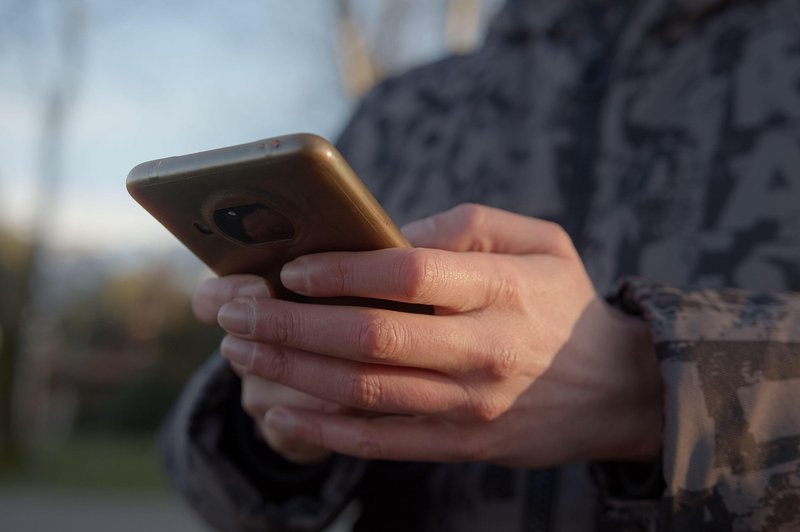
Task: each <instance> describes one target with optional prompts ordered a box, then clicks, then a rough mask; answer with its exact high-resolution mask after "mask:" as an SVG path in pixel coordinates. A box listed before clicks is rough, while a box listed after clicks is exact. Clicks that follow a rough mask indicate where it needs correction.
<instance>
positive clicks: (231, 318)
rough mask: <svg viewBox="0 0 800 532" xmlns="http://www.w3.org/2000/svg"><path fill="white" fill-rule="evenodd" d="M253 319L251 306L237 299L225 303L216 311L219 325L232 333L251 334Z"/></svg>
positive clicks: (253, 313) (253, 314)
mask: <svg viewBox="0 0 800 532" xmlns="http://www.w3.org/2000/svg"><path fill="white" fill-rule="evenodd" d="M254 319H255V312H254V311H253V306H252V305H250V304H248V303H245V302H243V301H238V300H234V301H231V302H229V303H225V304H224V305H222V308H220V309H219V312H218V313H217V323H219V326H220V327H222V328H223V329H225V330H226V331H228V332H231V333H233V334H243V335H249V334H251V333H252V332H253V320H254Z"/></svg>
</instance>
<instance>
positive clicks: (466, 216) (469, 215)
mask: <svg viewBox="0 0 800 532" xmlns="http://www.w3.org/2000/svg"><path fill="white" fill-rule="evenodd" d="M452 212H453V216H454V217H455V219H456V223H457V225H458V231H457V234H458V236H459V237H460V238H462V239H471V238H472V236H473V235H476V234H480V233H481V232H482V230H483V227H484V226H485V225H486V213H487V209H486V207H484V206H483V205H478V204H475V203H462V204H461V205H458V206H456V207H454V208H453V211H452ZM473 247H476V245H473ZM477 247H480V246H477ZM473 251H480V249H473Z"/></svg>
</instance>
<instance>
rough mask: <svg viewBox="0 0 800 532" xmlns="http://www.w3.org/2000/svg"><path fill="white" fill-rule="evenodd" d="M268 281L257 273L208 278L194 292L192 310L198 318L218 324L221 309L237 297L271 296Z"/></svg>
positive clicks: (208, 322)
mask: <svg viewBox="0 0 800 532" xmlns="http://www.w3.org/2000/svg"><path fill="white" fill-rule="evenodd" d="M271 295H272V294H271V293H270V289H269V286H267V282H266V281H265V280H264V279H263V278H261V277H259V276H257V275H226V276H225V277H212V278H210V279H206V280H205V281H203V282H202V283H200V285H199V286H198V287H197V288H196V289H195V291H194V293H193V294H192V311H193V312H194V315H195V317H197V319H198V320H200V321H202V322H203V323H206V324H208V325H216V324H217V313H219V309H220V308H221V307H222V305H224V304H225V303H227V302H228V301H232V300H234V299H236V298H237V297H271Z"/></svg>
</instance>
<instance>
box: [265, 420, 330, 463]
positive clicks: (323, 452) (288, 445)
mask: <svg viewBox="0 0 800 532" xmlns="http://www.w3.org/2000/svg"><path fill="white" fill-rule="evenodd" d="M256 425H257V427H258V430H259V432H260V433H261V436H263V438H264V440H265V441H266V442H267V445H268V446H269V447H270V449H272V450H273V451H275V452H276V453H278V454H279V455H281V457H283V458H284V459H285V460H288V461H290V462H293V463H295V464H301V465H302V464H314V463H319V462H322V461H324V460H326V459H327V458H328V457H329V456H330V455H331V451H330V450H329V449H325V448H324V447H319V446H318V445H314V444H312V443H308V442H305V441H303V440H298V439H295V438H291V437H288V436H287V435H286V434H284V433H283V432H282V431H281V430H280V429H277V428H275V427H274V426H272V425H270V424H269V423H267V422H266V420H264V419H263V418H262V419H259V420H258V421H257V423H256Z"/></svg>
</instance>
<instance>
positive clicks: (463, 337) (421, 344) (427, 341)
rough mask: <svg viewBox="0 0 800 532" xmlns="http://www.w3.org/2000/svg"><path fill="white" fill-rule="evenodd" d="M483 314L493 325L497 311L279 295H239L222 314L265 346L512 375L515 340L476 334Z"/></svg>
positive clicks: (227, 323)
mask: <svg viewBox="0 0 800 532" xmlns="http://www.w3.org/2000/svg"><path fill="white" fill-rule="evenodd" d="M476 319H482V320H483V321H484V323H483V325H484V328H486V327H487V326H488V328H489V329H490V330H492V327H491V323H488V322H487V321H488V320H491V319H493V318H492V317H491V316H481V317H472V316H428V315H422V314H411V313H404V312H394V311H390V310H382V309H370V308H363V307H345V306H336V307H333V306H331V305H314V304H308V303H303V304H300V303H292V302H288V301H281V300H277V299H264V300H259V301H255V300H252V299H237V300H234V301H232V302H230V303H226V304H225V305H224V306H223V307H222V308H221V309H220V312H219V323H220V325H221V326H222V327H223V328H224V329H225V330H226V331H227V332H228V333H230V334H233V335H235V336H237V337H240V338H243V339H246V340H253V341H256V342H259V343H266V344H272V345H279V346H282V347H290V348H294V349H300V350H303V351H308V352H312V353H319V354H323V355H327V356H333V357H337V358H343V359H348V360H352V361H355V362H367V363H372V364H386V365H393V366H407V367H416V368H424V369H429V370H433V371H437V372H441V373H445V374H448V375H456V374H464V373H468V372H471V371H475V370H484V372H488V373H489V374H492V375H496V376H505V375H506V374H507V373H508V372H509V371H510V370H512V369H513V367H512V366H513V365H514V363H515V358H516V357H515V356H514V353H515V351H514V350H513V349H512V345H513V344H512V343H511V342H509V341H508V339H507V338H496V337H494V336H493V335H492V334H488V335H487V334H476V331H477V330H478V329H477V328H476V327H475V323H474V322H475V320H476ZM498 329H499V327H498ZM240 364H241V362H240Z"/></svg>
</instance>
